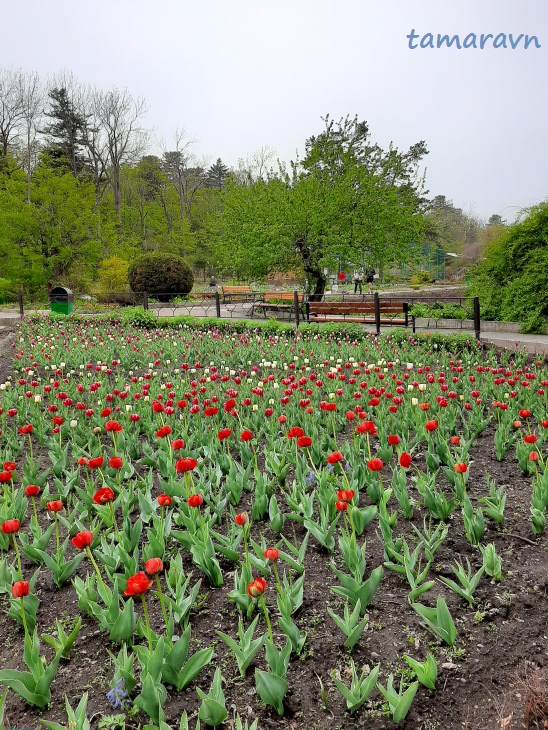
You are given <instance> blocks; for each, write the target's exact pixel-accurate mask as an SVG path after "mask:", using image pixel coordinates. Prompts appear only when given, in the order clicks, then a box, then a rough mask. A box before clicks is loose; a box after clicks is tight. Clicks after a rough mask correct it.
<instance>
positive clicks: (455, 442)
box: [449, 436, 460, 446]
mask: <svg viewBox="0 0 548 730" xmlns="http://www.w3.org/2000/svg"><path fill="white" fill-rule="evenodd" d="M449 443H450V444H452V445H453V446H460V436H451V438H450V439H449Z"/></svg>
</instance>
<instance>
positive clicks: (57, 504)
mask: <svg viewBox="0 0 548 730" xmlns="http://www.w3.org/2000/svg"><path fill="white" fill-rule="evenodd" d="M46 509H47V510H49V511H50V512H60V511H61V510H62V509H63V503H62V502H61V500H60V499H54V500H53V502H46Z"/></svg>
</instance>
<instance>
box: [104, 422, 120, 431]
mask: <svg viewBox="0 0 548 730" xmlns="http://www.w3.org/2000/svg"><path fill="white" fill-rule="evenodd" d="M123 428H124V427H123V426H122V424H121V423H118V421H107V422H106V423H105V431H112V432H113V433H120V431H122V430H123Z"/></svg>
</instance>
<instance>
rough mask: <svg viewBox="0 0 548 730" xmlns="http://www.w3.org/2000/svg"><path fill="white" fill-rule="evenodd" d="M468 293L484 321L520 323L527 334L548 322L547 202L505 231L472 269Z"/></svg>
mask: <svg viewBox="0 0 548 730" xmlns="http://www.w3.org/2000/svg"><path fill="white" fill-rule="evenodd" d="M469 293H470V294H472V295H477V296H480V297H481V309H482V316H483V317H484V318H485V319H493V320H496V319H498V320H504V321H514V322H521V323H523V325H524V330H525V331H527V332H542V331H543V330H544V328H545V327H546V324H547V323H548V201H545V202H543V203H541V204H540V205H537V206H535V207H533V208H531V209H530V210H528V211H527V215H526V216H525V217H522V218H521V219H520V220H518V222H517V223H515V224H514V225H513V226H510V227H509V228H506V229H501V230H500V232H499V235H498V236H497V237H496V238H495V239H494V240H493V241H491V242H490V243H489V244H488V245H487V247H486V250H485V258H484V260H483V261H481V262H480V264H479V265H478V266H477V268H476V270H475V271H474V272H473V273H472V283H471V286H470V288H469Z"/></svg>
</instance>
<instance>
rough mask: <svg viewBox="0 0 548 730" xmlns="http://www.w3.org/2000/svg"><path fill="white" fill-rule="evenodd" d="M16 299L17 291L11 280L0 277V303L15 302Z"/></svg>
mask: <svg viewBox="0 0 548 730" xmlns="http://www.w3.org/2000/svg"><path fill="white" fill-rule="evenodd" d="M16 300H17V293H16V291H15V287H14V286H13V284H12V283H11V281H9V280H8V279H0V304H6V303H7V302H15V301H16Z"/></svg>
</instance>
